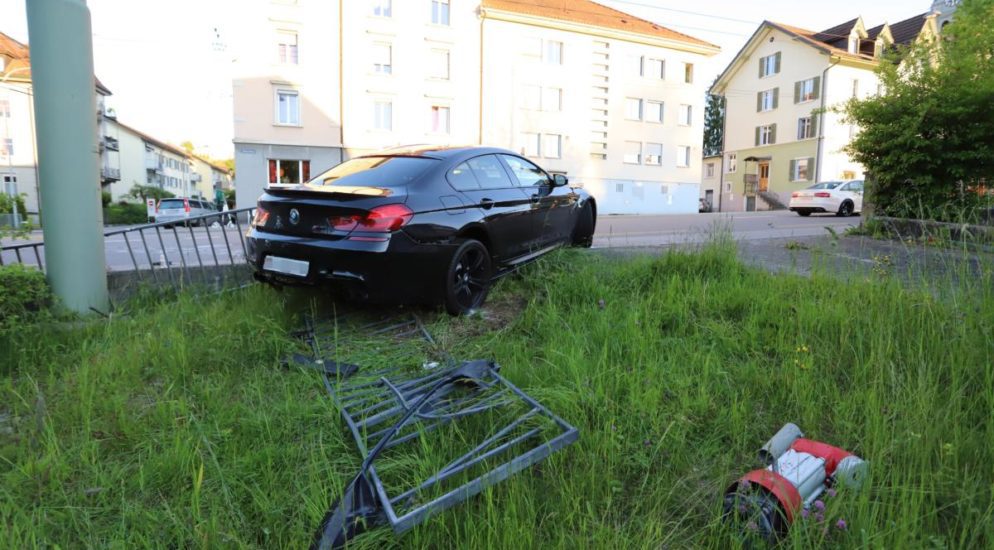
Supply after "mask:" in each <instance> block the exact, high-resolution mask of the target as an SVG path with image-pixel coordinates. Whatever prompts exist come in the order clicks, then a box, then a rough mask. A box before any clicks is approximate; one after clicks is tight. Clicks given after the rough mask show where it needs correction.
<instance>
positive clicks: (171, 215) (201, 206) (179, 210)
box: [152, 198, 217, 225]
mask: <svg viewBox="0 0 994 550" xmlns="http://www.w3.org/2000/svg"><path fill="white" fill-rule="evenodd" d="M214 212H217V210H215V209H214V205H213V204H211V203H210V202H209V201H206V200H200V199H188V198H175V199H162V200H160V201H159V204H158V205H156V207H155V217H153V218H152V221H154V222H156V223H163V222H178V223H182V224H183V225H187V224H188V222H187V220H189V219H190V218H195V217H197V216H203V215H205V214H212V213H214ZM198 224H200V221H199V220H198V221H196V222H194V225H198Z"/></svg>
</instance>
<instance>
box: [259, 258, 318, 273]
mask: <svg viewBox="0 0 994 550" xmlns="http://www.w3.org/2000/svg"><path fill="white" fill-rule="evenodd" d="M309 268H310V263H309V262H305V261H303V260H291V259H290V258H280V257H279V256H266V260H265V261H263V262H262V269H264V270H266V271H274V272H276V273H283V274H284V275H294V276H296V277H306V276H307V271H308V270H309Z"/></svg>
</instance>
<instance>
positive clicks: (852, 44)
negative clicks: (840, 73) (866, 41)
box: [849, 36, 859, 53]
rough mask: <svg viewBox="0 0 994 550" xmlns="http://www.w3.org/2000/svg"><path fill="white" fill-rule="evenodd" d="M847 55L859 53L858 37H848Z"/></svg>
mask: <svg viewBox="0 0 994 550" xmlns="http://www.w3.org/2000/svg"><path fill="white" fill-rule="evenodd" d="M849 53H859V37H858V36H850V37H849Z"/></svg>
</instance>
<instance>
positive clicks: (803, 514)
mask: <svg viewBox="0 0 994 550" xmlns="http://www.w3.org/2000/svg"><path fill="white" fill-rule="evenodd" d="M810 515H811V512H810V511H809V510H808V509H807V508H804V509H802V510H801V517H802V518H804V519H807V518H808V516H810Z"/></svg>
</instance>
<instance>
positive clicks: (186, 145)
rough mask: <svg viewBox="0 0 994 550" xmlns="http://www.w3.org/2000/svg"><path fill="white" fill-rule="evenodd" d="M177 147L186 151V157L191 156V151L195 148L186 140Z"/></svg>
mask: <svg viewBox="0 0 994 550" xmlns="http://www.w3.org/2000/svg"><path fill="white" fill-rule="evenodd" d="M179 146H180V147H182V148H183V149H184V150H186V154H188V155H192V154H193V150H194V149H195V148H196V147H194V146H193V142H192V141H190V140H186V141H184V142H183V143H180V144H179Z"/></svg>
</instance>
